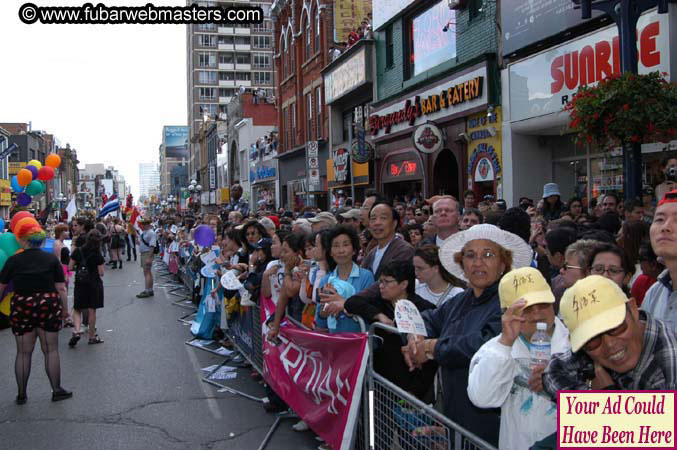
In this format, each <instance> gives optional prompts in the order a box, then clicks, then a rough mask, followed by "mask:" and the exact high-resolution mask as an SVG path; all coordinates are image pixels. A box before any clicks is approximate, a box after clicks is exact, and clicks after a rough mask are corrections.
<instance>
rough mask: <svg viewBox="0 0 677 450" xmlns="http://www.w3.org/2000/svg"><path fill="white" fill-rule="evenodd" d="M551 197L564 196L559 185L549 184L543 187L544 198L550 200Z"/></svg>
mask: <svg viewBox="0 0 677 450" xmlns="http://www.w3.org/2000/svg"><path fill="white" fill-rule="evenodd" d="M551 195H560V196H561V195H562V194H560V193H559V186H557V183H547V184H545V185H544V186H543V198H548V197H550V196H551Z"/></svg>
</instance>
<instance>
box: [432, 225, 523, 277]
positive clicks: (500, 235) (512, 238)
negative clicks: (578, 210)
mask: <svg viewBox="0 0 677 450" xmlns="http://www.w3.org/2000/svg"><path fill="white" fill-rule="evenodd" d="M478 239H486V240H488V241H491V242H494V243H496V244H498V245H500V246H501V247H503V248H504V249H506V250H510V251H511V252H512V269H519V268H520V267H527V266H529V265H531V260H532V257H533V252H532V250H531V247H529V244H527V243H526V242H524V239H522V238H521V237H519V236H517V235H516V234H513V233H510V232H509V231H505V230H501V229H500V228H498V227H497V226H495V225H490V224H486V223H485V224H481V225H475V226H472V227H470V228H469V229H467V230H465V231H459V232H458V233H456V234H453V235H452V236H450V237H449V238H447V239H446V240H445V241H444V244H442V247H440V250H439V256H440V262H441V263H442V266H444V268H445V269H447V271H448V272H449V273H450V274H452V275H454V276H456V277H458V278H460V279H462V280H465V281H468V279H467V278H466V276H465V273H464V272H463V268H462V267H461V266H460V264H458V263H457V262H456V261H454V255H455V254H456V253H458V252H460V251H462V250H463V247H465V244H467V243H468V242H470V241H475V240H478Z"/></svg>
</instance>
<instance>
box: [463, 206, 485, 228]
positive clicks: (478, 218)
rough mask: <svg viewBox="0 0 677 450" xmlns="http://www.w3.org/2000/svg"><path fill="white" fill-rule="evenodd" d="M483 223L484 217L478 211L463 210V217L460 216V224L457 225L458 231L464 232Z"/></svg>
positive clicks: (472, 209) (473, 209)
mask: <svg viewBox="0 0 677 450" xmlns="http://www.w3.org/2000/svg"><path fill="white" fill-rule="evenodd" d="M481 223H484V217H482V213H481V212H480V210H479V209H475V208H465V209H464V210H463V216H461V223H460V225H459V227H458V228H459V230H461V231H464V230H467V229H468V228H470V227H472V226H474V225H479V224H481Z"/></svg>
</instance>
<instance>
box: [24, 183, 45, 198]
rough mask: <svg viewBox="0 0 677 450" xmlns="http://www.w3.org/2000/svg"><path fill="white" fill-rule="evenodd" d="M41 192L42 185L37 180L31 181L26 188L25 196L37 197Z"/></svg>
mask: <svg viewBox="0 0 677 450" xmlns="http://www.w3.org/2000/svg"><path fill="white" fill-rule="evenodd" d="M41 192H42V185H41V184H40V182H39V181H38V180H33V181H31V182H30V183H29V184H28V186H26V194H28V195H30V196H34V195H38V194H40V193H41Z"/></svg>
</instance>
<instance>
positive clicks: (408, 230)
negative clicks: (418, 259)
mask: <svg viewBox="0 0 677 450" xmlns="http://www.w3.org/2000/svg"><path fill="white" fill-rule="evenodd" d="M402 236H404V240H405V241H407V242H409V243H410V244H411V245H412V246H414V247H418V244H420V243H421V241H422V240H423V227H422V226H421V225H420V224H418V223H413V224H409V225H407V226H405V227H404V228H403V229H402Z"/></svg>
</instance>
